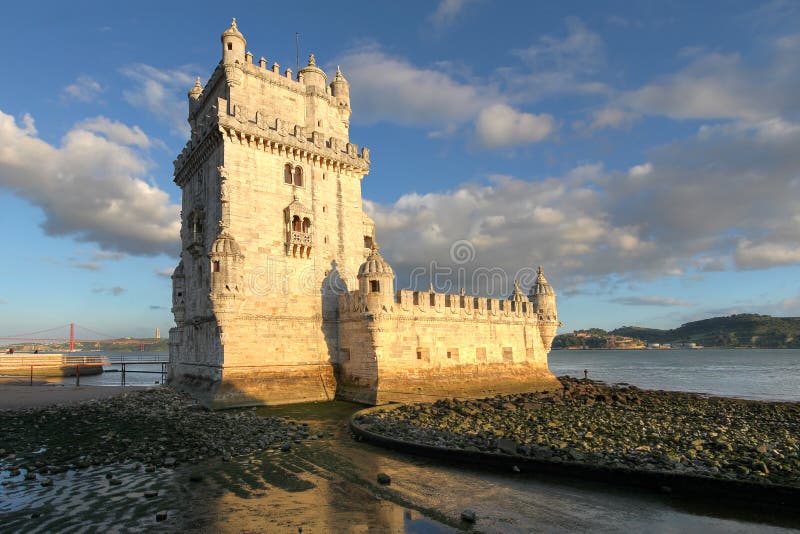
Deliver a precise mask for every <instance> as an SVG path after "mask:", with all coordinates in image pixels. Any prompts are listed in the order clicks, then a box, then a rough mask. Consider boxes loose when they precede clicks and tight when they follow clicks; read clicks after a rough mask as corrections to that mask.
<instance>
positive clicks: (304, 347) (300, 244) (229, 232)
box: [169, 20, 560, 407]
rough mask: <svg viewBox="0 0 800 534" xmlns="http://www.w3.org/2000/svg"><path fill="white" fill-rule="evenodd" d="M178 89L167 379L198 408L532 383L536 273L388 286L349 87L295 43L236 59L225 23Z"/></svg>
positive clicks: (503, 388)
mask: <svg viewBox="0 0 800 534" xmlns="http://www.w3.org/2000/svg"><path fill="white" fill-rule="evenodd" d="M221 42H222V61H221V62H220V64H219V65H218V66H217V67H216V68H215V70H214V72H213V73H212V75H211V76H210V77H209V79H208V81H207V82H206V84H205V86H204V87H203V86H202V84H201V83H200V81H199V80H198V81H197V82H195V85H194V86H193V87H192V88H191V89H190V90H189V92H188V99H189V101H188V104H189V115H188V120H189V124H190V126H191V130H192V134H191V138H190V139H189V141H188V142H187V143H186V145H185V147H184V148H183V150H182V151H181V153H180V154H179V155H178V157H177V158H176V160H175V183H176V184H177V185H178V186H179V187H181V189H182V192H183V195H182V212H181V221H182V225H181V243H182V253H181V260H180V262H179V264H178V267H177V268H176V269H175V272H174V274H173V278H172V279H173V305H172V311H173V314H174V316H175V322H176V327H175V328H173V329H172V330H171V331H170V373H169V381H170V382H171V383H172V384H174V385H176V386H177V387H181V388H184V389H186V390H188V391H190V392H192V393H193V394H195V395H196V396H197V397H199V398H200V399H201V400H202V401H203V402H204V403H205V404H206V405H208V406H211V407H226V406H242V405H249V404H280V403H289V402H305V401H313V400H326V399H331V398H333V396H334V395H336V396H337V397H340V398H344V399H349V400H354V401H359V402H368V403H380V402H387V401H391V400H429V399H433V398H438V397H442V396H482V395H486V394H490V393H492V392H511V391H523V390H531V389H547V388H552V387H556V386H557V381H556V380H555V378H554V377H553V376H552V374H551V373H550V372H549V371H548V370H547V351H548V350H549V348H550V343H551V342H552V337H553V336H554V335H555V331H556V329H557V328H558V326H559V325H560V323H559V322H558V318H557V312H556V308H555V293H554V292H553V291H552V288H551V287H550V286H549V284H547V282H546V280H545V279H544V276H543V274H542V273H541V271H540V273H539V275H540V276H539V278H538V279H537V282H536V285H535V286H534V287H532V288H531V292H530V294H529V296H528V297H525V296H524V295H523V294H522V293H521V290H520V289H519V286H518V284H516V285H515V292H514V294H513V295H512V296H511V297H510V300H504V299H489V298H486V297H475V296H471V295H466V294H465V293H464V291H463V290H461V291H460V292H459V293H457V294H450V293H437V292H435V291H433V288H432V287H431V290H430V291H427V292H426V291H412V290H410V289H399V290H396V288H395V275H394V272H393V270H392V268H391V266H390V265H389V264H388V262H386V261H385V260H384V258H383V257H382V255H381V254H380V252H379V249H378V245H377V242H376V239H375V223H374V221H373V220H372V219H371V218H370V217H369V216H368V215H367V214H366V213H365V212H364V210H363V201H362V197H361V180H362V179H363V178H364V177H365V176H366V175H367V174H368V173H369V170H370V151H369V148H367V147H359V145H357V144H356V143H353V142H351V141H350V138H349V124H350V122H349V121H350V113H351V108H350V88H349V83H348V82H347V80H346V79H345V78H344V75H343V74H342V72H341V69H340V68H339V67H337V69H336V75H335V77H334V78H333V80H332V81H331V82H330V83H328V76H327V74H326V73H325V72H324V71H323V70H322V69H320V68H319V67H318V66H317V64H316V59H315V57H314V55H313V54H312V55H311V56H309V59H308V64H307V65H306V66H305V67H303V68H302V69H300V71H299V72H297V73H296V79H293V77H294V76H295V74H294V72H293V71H292V69H286V70H285V71H284V74H283V75H281V74H280V66H279V65H278V63H277V62H275V63H273V65H272V68H271V70H270V69H269V68H268V67H267V60H266V59H265V58H263V57H262V58H261V59H259V61H258V64H257V65H256V64H253V55H252V53H250V52H249V51H246V48H245V47H246V40H245V39H244V36H243V35H242V34H241V32H240V31H239V29H238V27H237V24H236V22H235V20H234V21H233V22H232V23H231V27H230V28H228V29H227V30H226V31H225V32H224V33H223V34H222V37H221Z"/></svg>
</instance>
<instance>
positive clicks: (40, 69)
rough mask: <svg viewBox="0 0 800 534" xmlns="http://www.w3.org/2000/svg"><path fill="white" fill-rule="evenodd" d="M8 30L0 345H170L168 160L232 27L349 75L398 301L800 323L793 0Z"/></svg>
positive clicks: (42, 14) (173, 239)
mask: <svg viewBox="0 0 800 534" xmlns="http://www.w3.org/2000/svg"><path fill="white" fill-rule="evenodd" d="M223 6H224V7H223ZM3 15H4V16H3V17H2V19H1V20H0V30H2V32H3V34H4V35H6V38H7V43H8V44H7V53H6V54H5V55H4V68H3V72H4V77H3V78H4V83H2V84H0V214H1V215H0V217H2V221H3V227H4V228H5V229H6V237H5V241H6V246H5V261H3V262H2V268H0V269H2V270H0V274H2V275H3V277H2V279H3V280H4V283H3V284H2V285H0V336H4V335H10V334H15V333H20V332H27V331H32V330H38V329H42V328H48V327H50V326H58V325H63V324H67V323H69V322H71V321H74V322H76V323H78V324H81V325H84V326H87V327H89V328H91V329H94V330H97V331H100V332H104V333H109V334H113V335H130V336H140V335H151V332H152V331H153V329H154V328H155V327H156V326H159V327H160V328H161V330H162V332H166V330H167V329H168V328H169V326H170V325H171V324H172V318H171V314H170V312H169V307H170V305H171V304H170V280H169V278H168V275H169V273H170V272H171V269H172V267H174V265H175V264H176V263H177V254H178V245H177V239H178V236H177V228H178V226H177V225H178V210H179V206H178V202H179V194H178V193H179V191H178V188H177V186H175V185H174V184H173V183H172V161H173V159H174V157H175V155H176V154H177V153H178V152H179V151H180V149H181V148H182V146H183V144H184V142H185V139H186V135H187V125H186V122H185V116H186V111H187V105H186V92H187V91H188V89H189V88H190V87H191V85H192V83H193V80H194V78H195V77H196V76H199V77H200V78H201V79H202V80H203V81H204V82H205V80H207V78H208V76H209V75H210V74H211V72H212V71H213V68H214V66H215V65H216V64H217V62H218V61H219V58H220V48H219V47H220V45H219V35H220V33H221V32H222V31H223V30H224V29H225V28H227V26H228V25H229V23H230V18H231V17H234V16H235V17H237V19H238V22H239V28H240V29H241V31H242V32H243V33H244V34H245V36H246V38H247V40H248V49H249V50H251V51H252V52H253V54H254V56H255V58H256V59H257V58H259V57H261V56H265V57H266V58H267V59H268V60H269V62H270V63H272V62H273V61H277V62H278V63H279V64H281V65H282V68H285V67H291V68H294V63H295V39H294V38H295V32H299V33H300V56H301V60H302V58H305V57H307V55H308V53H310V52H313V53H315V54H316V56H317V60H318V62H319V63H320V64H321V65H322V66H323V67H324V68H325V69H327V70H328V71H329V72H331V71H332V70H334V69H335V68H336V65H337V64H339V65H341V67H342V70H343V72H344V75H345V76H346V77H347V78H348V80H349V81H350V83H351V96H352V108H353V116H352V124H351V139H352V140H353V142H355V143H358V144H360V145H366V146H369V147H370V148H371V150H372V154H371V156H372V171H371V173H370V174H369V175H368V176H367V178H366V179H365V180H364V182H363V188H364V197H365V199H366V208H367V210H368V212H369V213H370V215H371V216H372V217H373V218H374V219H375V221H376V223H377V232H378V239H379V241H380V243H381V245H382V250H383V252H384V255H385V256H386V258H387V259H388V260H389V261H390V262H391V263H392V265H393V266H394V267H395V270H396V271H397V272H398V286H399V287H408V286H409V284H410V282H409V280H410V277H411V273H412V272H414V269H415V268H420V267H422V268H425V269H428V270H430V268H431V262H436V265H438V266H441V267H446V266H451V267H453V268H456V269H458V268H464V269H466V270H467V271H468V273H467V274H469V273H472V272H473V271H474V270H475V269H476V268H500V269H503V270H504V271H506V272H508V273H516V272H517V271H518V270H519V269H522V268H526V267H531V266H535V265H537V264H539V263H541V264H542V265H543V266H544V267H545V270H546V273H547V276H548V279H549V280H550V282H551V283H552V284H553V285H554V286H555V288H556V290H557V291H558V293H559V312H560V315H561V318H562V320H563V321H564V323H565V330H566V331H570V330H573V329H577V328H586V327H591V326H598V327H603V328H614V327H617V326H621V325H631V324H639V325H647V326H655V327H672V326H677V325H678V324H680V323H682V322H686V321H689V320H694V319H698V318H703V317H707V316H711V315H719V314H728V313H738V312H756V313H767V314H772V315H800V276H799V275H800V244H798V236H800V203H798V199H800V150H798V148H797V147H798V146H800V30H798V28H800V4H798V3H797V2H789V1H773V2H744V1H721V2H702V3H698V2H678V1H673V2H611V1H609V2H497V3H493V2H489V1H480V0H474V1H469V0H443V1H441V2H438V3H437V2H428V1H425V2H403V3H400V2H385V3H375V2H344V3H342V2H339V3H322V2H320V3H317V2H295V3H291V5H287V4H286V3H282V4H259V3H252V2H250V3H243V2H226V3H224V4H220V3H218V2H214V3H212V2H202V1H200V2H198V1H195V2H191V3H188V2H147V1H144V2H136V3H116V2H114V3H112V2H88V1H76V2H70V3H63V2H52V3H49V4H48V3H47V2H36V3H34V2H29V3H27V4H25V3H14V4H10V5H7V6H4V11H3ZM458 243H461V244H464V243H466V244H467V245H466V246H468V247H469V251H470V257H469V259H470V261H469V262H468V263H466V264H459V263H454V262H453V259H452V258H451V253H452V249H453V247H454V244H458ZM523 274H527V272H526V273H523ZM420 285H422V284H421V283H420ZM424 285H425V287H427V279H426V280H425V282H424ZM505 290H506V289H505V288H501V289H499V290H495V293H498V294H497V295H495V296H499V293H502V292H503V291H505Z"/></svg>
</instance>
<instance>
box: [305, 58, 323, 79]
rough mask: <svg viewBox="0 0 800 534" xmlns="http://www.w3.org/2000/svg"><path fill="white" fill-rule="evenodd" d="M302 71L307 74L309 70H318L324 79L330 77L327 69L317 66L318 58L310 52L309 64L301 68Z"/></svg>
mask: <svg viewBox="0 0 800 534" xmlns="http://www.w3.org/2000/svg"><path fill="white" fill-rule="evenodd" d="M300 72H302V73H303V74H306V73H307V72H316V73H317V74H321V75H322V79H323V80H326V81H327V79H328V75H327V74H325V71H324V70H322V69H321V68H319V67H317V60H316V58H315V57H314V54H309V55H308V65H306V66H305V67H303V68H302V69H300Z"/></svg>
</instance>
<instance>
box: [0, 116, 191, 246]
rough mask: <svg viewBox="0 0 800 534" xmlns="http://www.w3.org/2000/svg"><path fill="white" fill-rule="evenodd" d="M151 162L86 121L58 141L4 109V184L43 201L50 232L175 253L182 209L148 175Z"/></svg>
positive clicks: (0, 121) (0, 166)
mask: <svg viewBox="0 0 800 534" xmlns="http://www.w3.org/2000/svg"><path fill="white" fill-rule="evenodd" d="M141 142H144V141H141V140H140V143H141ZM150 165H151V164H150V162H149V161H148V160H147V159H145V158H144V157H143V156H142V155H141V154H139V153H137V152H136V151H134V150H133V149H131V148H130V147H128V146H124V145H122V144H120V143H118V142H115V141H114V140H113V139H110V138H107V137H105V136H104V135H98V134H96V133H94V132H92V131H89V130H87V129H85V128H82V127H81V126H80V125H76V126H75V127H73V128H72V129H71V130H69V131H68V132H67V133H66V134H65V135H64V137H63V138H62V140H61V143H60V144H59V145H51V144H49V143H47V142H45V141H44V140H42V139H39V138H38V137H36V136H35V135H33V134H31V133H29V131H26V129H25V128H21V127H20V126H19V125H18V124H17V123H16V121H15V120H14V117H12V116H10V115H6V114H5V113H3V112H2V111H0V187H4V188H6V189H8V190H10V191H12V192H14V193H15V194H16V195H18V196H19V197H21V198H24V199H26V200H28V201H29V202H31V203H32V204H34V205H36V206H39V207H40V208H41V209H42V211H43V212H44V214H45V221H44V222H43V224H42V228H43V230H44V231H45V233H47V234H48V235H52V236H71V237H74V238H75V239H77V240H79V241H83V242H91V243H95V244H97V245H99V246H100V247H101V248H103V249H104V250H110V251H117V252H126V253H130V254H137V255H156V254H160V253H168V254H174V253H175V252H176V250H177V248H178V241H179V238H178V236H179V230H180V220H179V213H180V207H179V206H178V205H176V204H173V203H172V202H170V199H169V195H168V194H167V193H166V192H165V191H163V190H161V189H159V188H158V187H156V186H154V185H151V184H149V183H148V182H146V181H145V180H144V177H146V174H147V170H148V168H149V167H150Z"/></svg>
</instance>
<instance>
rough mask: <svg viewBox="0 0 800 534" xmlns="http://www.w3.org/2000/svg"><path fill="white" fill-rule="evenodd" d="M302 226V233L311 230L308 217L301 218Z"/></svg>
mask: <svg viewBox="0 0 800 534" xmlns="http://www.w3.org/2000/svg"><path fill="white" fill-rule="evenodd" d="M302 228H303V233H304V234H307V233H309V232H311V219H309V218H308V217H306V218H305V219H303V227H302Z"/></svg>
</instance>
